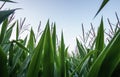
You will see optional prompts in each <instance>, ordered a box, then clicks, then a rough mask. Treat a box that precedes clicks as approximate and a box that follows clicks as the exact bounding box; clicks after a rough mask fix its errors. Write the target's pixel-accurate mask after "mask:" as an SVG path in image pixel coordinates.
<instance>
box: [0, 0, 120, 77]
mask: <svg viewBox="0 0 120 77" xmlns="http://www.w3.org/2000/svg"><path fill="white" fill-rule="evenodd" d="M0 1H5V2H12V3H15V2H14V1H10V0H0ZM104 1H107V0H104ZM104 1H103V4H104V5H105V4H106V3H107V2H104ZM104 5H102V6H103V7H104ZM103 7H101V8H100V10H101V9H102V8H103ZM16 10H18V9H12V10H0V24H1V25H0V77H120V27H119V26H120V22H119V19H118V16H117V14H116V18H117V19H118V23H117V24H116V26H115V28H113V27H112V26H111V24H110V21H109V19H108V22H109V24H110V29H111V30H110V31H111V34H109V33H106V32H105V30H104V22H103V18H101V22H100V26H99V28H98V30H97V33H95V32H94V29H93V26H91V31H92V32H89V33H91V35H93V39H92V42H91V45H90V46H89V47H87V46H86V45H85V44H83V43H81V41H79V39H78V38H76V45H77V50H76V51H75V52H76V54H75V53H73V54H72V55H70V54H69V53H68V48H69V47H66V46H65V43H64V33H63V32H61V38H60V39H59V38H57V34H56V24H55V23H54V24H52V25H51V24H50V22H49V20H48V21H47V24H46V26H45V29H44V30H43V31H42V32H38V35H39V37H40V38H39V39H36V36H35V32H34V31H33V29H32V28H31V30H30V32H29V33H30V34H29V36H26V37H25V38H24V39H21V38H20V34H21V33H22V32H23V31H25V30H26V27H24V21H25V19H24V20H23V21H19V20H16V21H13V19H14V12H15V11H16ZM100 10H99V11H98V12H97V14H98V13H99V12H100ZM97 14H96V15H97ZM51 26H53V27H51ZM13 28H16V29H15V30H16V31H14V32H16V33H15V34H16V35H14V37H15V39H14V40H11V36H12V32H13ZM82 30H83V39H84V40H85V41H87V38H85V34H84V28H83V26H82ZM105 33H106V34H107V36H108V38H107V39H108V41H109V42H108V44H106V43H105V41H104V40H105ZM89 35H90V34H89ZM89 35H86V36H88V37H89ZM58 39H59V40H60V43H58ZM37 40H38V42H37Z"/></svg>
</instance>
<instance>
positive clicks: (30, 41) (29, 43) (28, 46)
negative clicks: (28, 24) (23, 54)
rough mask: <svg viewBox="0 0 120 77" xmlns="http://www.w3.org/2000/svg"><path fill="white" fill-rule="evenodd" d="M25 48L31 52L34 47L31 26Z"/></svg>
mask: <svg viewBox="0 0 120 77" xmlns="http://www.w3.org/2000/svg"><path fill="white" fill-rule="evenodd" d="M27 48H28V49H29V51H30V53H31V52H32V51H33V50H34V48H35V34H34V32H33V29H32V28H31V31H30V37H29V40H28V45H27Z"/></svg>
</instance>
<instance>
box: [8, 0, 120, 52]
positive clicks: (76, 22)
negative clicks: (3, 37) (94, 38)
mask: <svg viewBox="0 0 120 77" xmlns="http://www.w3.org/2000/svg"><path fill="white" fill-rule="evenodd" d="M14 1H16V2H18V3H17V4H11V3H8V4H6V6H7V7H9V8H15V7H17V8H23V9H22V10H18V11H16V18H18V19H19V18H23V17H26V18H27V22H26V23H28V24H31V26H32V27H33V28H34V30H35V31H36V29H37V26H38V24H39V21H41V22H42V28H44V27H45V24H46V22H47V20H48V19H50V22H55V23H56V26H57V34H58V36H59V38H60V35H61V31H62V30H63V32H64V39H65V43H66V45H67V46H68V45H70V50H74V48H75V39H76V37H77V36H79V35H81V24H82V23H83V24H84V27H85V30H86V31H87V30H88V29H89V28H90V23H93V26H95V29H97V27H98V26H99V23H100V19H101V16H104V21H105V28H107V27H108V26H107V18H110V20H111V21H112V22H113V23H115V22H116V17H115V12H117V13H118V16H120V12H119V11H120V5H119V3H120V0H110V1H109V3H108V4H107V6H105V8H104V9H103V10H102V11H101V12H100V13H99V15H98V16H97V17H96V18H95V19H93V17H94V15H95V13H96V12H97V10H98V8H99V6H100V4H101V2H102V0H19V1H18V0H14Z"/></svg>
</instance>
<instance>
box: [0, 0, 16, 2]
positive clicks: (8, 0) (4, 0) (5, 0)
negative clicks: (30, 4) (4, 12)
mask: <svg viewBox="0 0 120 77" xmlns="http://www.w3.org/2000/svg"><path fill="white" fill-rule="evenodd" d="M0 1H3V2H11V3H16V2H14V1H11V0H0Z"/></svg>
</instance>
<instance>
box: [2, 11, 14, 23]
mask: <svg viewBox="0 0 120 77" xmlns="http://www.w3.org/2000/svg"><path fill="white" fill-rule="evenodd" d="M15 10H16V9H12V10H3V11H0V24H1V23H2V22H3V21H4V20H5V19H6V18H8V16H9V15H11V14H12V13H14V11H15Z"/></svg>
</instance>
